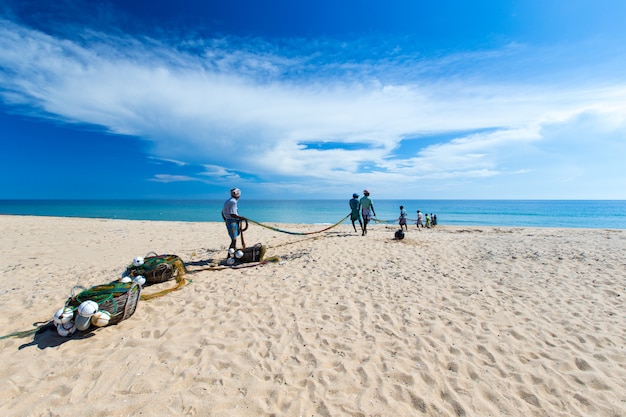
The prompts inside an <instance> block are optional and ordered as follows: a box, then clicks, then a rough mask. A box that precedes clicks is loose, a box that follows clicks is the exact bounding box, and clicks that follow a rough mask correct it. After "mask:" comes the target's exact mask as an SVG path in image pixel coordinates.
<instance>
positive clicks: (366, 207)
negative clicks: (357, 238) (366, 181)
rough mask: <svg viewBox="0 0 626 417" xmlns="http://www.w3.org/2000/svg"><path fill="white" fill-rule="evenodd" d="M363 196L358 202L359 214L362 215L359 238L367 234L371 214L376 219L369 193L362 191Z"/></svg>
mask: <svg viewBox="0 0 626 417" xmlns="http://www.w3.org/2000/svg"><path fill="white" fill-rule="evenodd" d="M363 194H364V195H363V197H361V200H359V202H360V203H361V214H362V215H363V233H361V236H365V235H366V234H367V224H368V223H369V222H370V220H371V219H372V214H373V215H374V217H376V211H374V203H373V202H372V200H370V192H369V191H368V190H363Z"/></svg>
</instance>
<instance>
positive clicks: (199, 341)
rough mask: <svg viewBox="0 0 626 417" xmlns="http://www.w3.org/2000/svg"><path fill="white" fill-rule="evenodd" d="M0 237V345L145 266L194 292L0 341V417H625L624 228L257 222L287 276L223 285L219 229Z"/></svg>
mask: <svg viewBox="0 0 626 417" xmlns="http://www.w3.org/2000/svg"><path fill="white" fill-rule="evenodd" d="M272 226H276V227H280V228H282V229H286V230H291V231H300V232H312V231H315V230H318V229H320V228H321V227H320V226H316V225H288V224H281V225H278V224H273V225H272ZM0 230H1V231H2V239H1V240H0V259H2V261H1V263H0V268H1V270H2V272H3V275H2V286H1V287H0V288H1V291H2V297H1V298H0V313H1V314H0V315H1V319H0V335H7V334H10V333H13V332H16V331H22V330H28V329H32V328H33V323H38V324H40V325H43V324H44V323H47V322H49V321H50V320H51V319H52V315H53V313H54V312H55V311H56V310H57V309H58V308H60V307H62V306H63V305H64V303H65V301H66V299H67V298H68V297H69V295H70V292H71V290H72V288H73V287H74V286H75V285H81V286H83V287H89V286H93V285H97V284H103V283H107V282H110V281H112V280H115V279H117V278H119V277H120V276H121V274H122V273H123V272H124V270H125V269H126V266H127V265H128V264H129V263H130V262H131V261H132V259H133V258H134V257H135V256H144V255H146V254H147V253H149V252H152V251H154V252H157V253H160V254H165V253H169V254H176V255H178V256H180V257H181V258H182V259H183V260H184V261H185V263H186V264H187V265H188V268H189V273H188V274H187V276H188V277H189V278H190V279H191V280H192V282H191V283H190V284H188V285H187V286H185V287H183V288H181V289H180V290H178V291H175V292H172V293H169V294H167V295H165V296H163V297H160V298H155V299H152V300H142V301H140V302H139V305H138V307H137V310H136V312H135V314H134V315H133V316H132V317H130V318H128V319H127V320H124V321H122V322H121V323H119V324H117V325H114V326H107V327H103V328H97V329H95V330H94V329H92V330H90V331H89V332H84V333H80V332H79V333H76V334H75V335H74V336H72V337H70V338H62V337H60V336H58V335H57V333H56V331H55V330H53V329H52V327H51V326H47V327H46V326H45V325H44V326H43V327H42V329H41V330H40V332H39V333H38V334H36V335H34V336H33V335H30V336H28V337H9V338H4V339H2V340H0V347H1V349H0V355H1V357H0V363H2V367H1V368H0V378H1V380H2V383H3V384H2V385H3V390H2V391H1V393H0V415H2V416H70V415H84V416H139V415H143V416H180V415H197V416H250V417H253V416H255V417H256V416H421V415H424V416H550V417H554V416H606V417H617V416H626V305H625V303H624V299H625V298H626V231H624V230H603V229H547V228H503V227H497V228H496V227H494V228H479V227H447V226H438V227H437V228H434V229H429V230H423V231H418V230H417V229H416V228H415V226H412V227H411V228H410V229H409V232H408V233H407V234H406V237H405V238H404V239H403V240H395V239H394V232H395V231H396V230H397V226H395V225H372V226H370V230H369V233H368V234H367V236H361V235H360V233H354V231H353V230H352V226H351V225H347V224H342V225H340V226H338V227H336V228H333V229H331V230H330V231H327V232H324V233H320V234H312V235H289V234H285V233H280V232H278V231H274V230H271V229H267V228H263V227H260V226H258V225H254V224H251V225H250V227H249V229H248V230H247V231H246V232H245V235H244V236H245V241H246V243H247V244H248V246H251V245H253V244H255V243H262V244H264V245H265V246H266V247H267V254H266V257H272V256H276V257H279V259H280V262H276V263H268V264H266V265H261V266H255V267H250V268H242V269H231V268H225V269H219V270H216V269H210V267H211V266H212V265H217V264H218V263H219V262H220V261H222V260H223V259H224V258H225V257H226V249H227V246H228V244H229V239H228V235H227V234H226V230H225V227H224V225H223V224H221V223H183V222H149V221H125V220H101V219H78V218H51V217H28V216H24V217H22V216H0ZM172 285H173V284H172V281H169V282H166V283H163V284H158V285H155V286H150V287H146V288H144V293H150V292H154V291H156V290H158V289H160V288H168V287H171V286H172Z"/></svg>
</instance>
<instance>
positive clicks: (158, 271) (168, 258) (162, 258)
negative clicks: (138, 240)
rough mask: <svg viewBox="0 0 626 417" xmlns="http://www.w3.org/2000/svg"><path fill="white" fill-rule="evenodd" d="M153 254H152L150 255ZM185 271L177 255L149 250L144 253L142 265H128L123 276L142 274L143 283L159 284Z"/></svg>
mask: <svg viewBox="0 0 626 417" xmlns="http://www.w3.org/2000/svg"><path fill="white" fill-rule="evenodd" d="M151 254H154V255H151ZM185 272H187V270H186V269H185V264H184V263H183V261H182V259H180V257H179V256H177V255H157V254H155V253H154V252H151V253H149V254H147V255H146V257H145V258H144V260H143V265H140V266H134V265H132V264H131V265H129V266H128V267H127V268H126V272H125V273H124V275H125V276H130V277H136V276H139V275H142V276H143V277H144V278H145V279H146V283H145V284H144V285H152V284H160V283H161V282H165V281H169V280H171V279H174V278H176V277H177V276H178V275H179V274H184V273H185Z"/></svg>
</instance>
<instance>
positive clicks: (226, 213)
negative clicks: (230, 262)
mask: <svg viewBox="0 0 626 417" xmlns="http://www.w3.org/2000/svg"><path fill="white" fill-rule="evenodd" d="M239 197H241V190H240V189H239V188H233V189H231V190H230V198H229V199H228V200H226V202H225V203H224V208H223V209H222V218H223V219H224V221H225V222H226V229H227V230H228V236H230V248H231V249H233V251H236V250H237V237H238V236H239V235H240V234H241V229H240V222H241V221H242V220H246V218H245V217H242V216H240V215H239V213H238V212H237V201H238V200H239Z"/></svg>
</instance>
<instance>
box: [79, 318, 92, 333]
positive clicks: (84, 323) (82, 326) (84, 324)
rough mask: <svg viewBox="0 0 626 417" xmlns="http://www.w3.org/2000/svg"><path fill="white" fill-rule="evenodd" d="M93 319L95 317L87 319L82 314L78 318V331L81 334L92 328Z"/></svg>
mask: <svg viewBox="0 0 626 417" xmlns="http://www.w3.org/2000/svg"><path fill="white" fill-rule="evenodd" d="M91 317H93V316H89V317H85V316H81V315H80V314H79V315H78V316H76V322H75V324H76V330H80V331H81V332H84V331H85V330H87V329H88V328H89V326H91Z"/></svg>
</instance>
